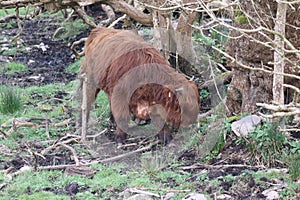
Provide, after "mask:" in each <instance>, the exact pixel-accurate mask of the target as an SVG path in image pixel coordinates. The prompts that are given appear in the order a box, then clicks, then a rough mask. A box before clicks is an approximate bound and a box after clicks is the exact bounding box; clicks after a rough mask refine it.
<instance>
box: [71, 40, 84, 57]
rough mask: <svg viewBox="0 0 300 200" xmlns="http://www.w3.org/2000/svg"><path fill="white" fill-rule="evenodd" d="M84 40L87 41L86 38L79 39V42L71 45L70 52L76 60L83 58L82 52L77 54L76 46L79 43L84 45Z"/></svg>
mask: <svg viewBox="0 0 300 200" xmlns="http://www.w3.org/2000/svg"><path fill="white" fill-rule="evenodd" d="M86 40H87V38H81V39H80V40H77V41H75V42H73V44H72V45H71V50H72V51H73V53H74V54H75V56H76V57H77V58H80V57H82V56H84V51H81V52H78V51H77V50H76V46H78V45H79V44H81V43H84V42H85V41H86Z"/></svg>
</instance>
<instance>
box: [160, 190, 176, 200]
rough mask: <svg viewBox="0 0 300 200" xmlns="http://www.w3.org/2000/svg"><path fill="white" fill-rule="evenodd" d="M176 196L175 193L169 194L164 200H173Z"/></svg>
mask: <svg viewBox="0 0 300 200" xmlns="http://www.w3.org/2000/svg"><path fill="white" fill-rule="evenodd" d="M174 196H175V193H174V192H170V193H167V194H166V195H165V196H164V198H163V200H170V199H172V198H173V197H174Z"/></svg>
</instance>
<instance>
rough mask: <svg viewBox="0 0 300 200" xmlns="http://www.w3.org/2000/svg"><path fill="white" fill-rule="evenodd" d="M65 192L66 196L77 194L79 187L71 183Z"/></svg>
mask: <svg viewBox="0 0 300 200" xmlns="http://www.w3.org/2000/svg"><path fill="white" fill-rule="evenodd" d="M65 190H66V191H67V192H68V194H71V195H72V194H73V195H74V194H77V193H78V191H79V185H78V183H76V182H71V183H69V184H68V185H66V187H65Z"/></svg>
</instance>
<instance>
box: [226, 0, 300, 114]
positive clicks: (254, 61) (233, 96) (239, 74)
mask: <svg viewBox="0 0 300 200" xmlns="http://www.w3.org/2000/svg"><path fill="white" fill-rule="evenodd" d="M293 6H294V7H293V8H291V7H290V6H288V8H287V11H286V13H287V14H286V24H288V26H286V27H285V33H286V34H285V37H286V39H287V40H289V42H290V43H291V44H292V45H293V46H294V47H295V48H296V49H298V50H299V49H300V29H299V27H300V22H299V19H300V6H299V4H293ZM240 8H241V10H242V11H243V12H244V13H245V14H243V12H236V13H235V17H236V18H235V20H234V22H233V23H234V24H233V25H234V26H235V27H237V28H241V29H255V28H258V27H265V28H267V29H270V30H274V27H275V21H276V13H277V2H276V1H268V0H253V1H240ZM247 16H249V17H247ZM280 17H282V16H280ZM240 18H243V19H245V18H246V19H247V20H243V21H242V20H239V19H240ZM277 23H278V24H279V23H281V22H277ZM280 25H281V26H282V24H280ZM279 32H281V34H282V31H279ZM230 36H231V37H230V39H228V42H227V45H226V52H227V53H228V54H229V55H230V56H232V57H234V58H236V59H237V61H239V62H241V63H243V64H244V65H247V66H249V67H255V68H263V69H269V70H270V69H271V70H277V71H278V70H280V71H281V72H282V70H283V69H280V68H278V66H276V64H278V62H277V61H275V62H274V50H275V49H280V50H282V49H283V48H280V47H279V46H276V45H274V44H275V43H274V39H275V37H274V35H273V34H272V33H271V32H266V31H260V32H252V33H248V35H246V34H241V32H239V31H238V30H237V29H236V30H232V31H231V33H230ZM265 36H268V37H269V38H270V39H266V37H265ZM281 39H282V38H281ZM255 40H256V41H260V42H256V41H255ZM280 41H281V40H280ZM266 44H268V45H269V46H268V45H266ZM276 51H277V52H276V53H278V52H279V51H278V50H276ZM279 53H280V52H279ZM281 56H282V54H280V58H279V59H280V61H283V59H282V57H281ZM285 58H286V59H289V60H290V61H291V62H286V63H285V65H284V73H291V74H296V75H300V70H299V68H297V67H295V64H297V62H298V67H299V59H298V58H297V55H296V54H295V53H292V52H290V53H286V54H285ZM279 63H281V64H282V65H281V67H282V66H283V64H284V62H279ZM274 64H275V66H274ZM228 67H230V68H232V71H233V76H232V81H231V83H230V85H229V87H228V92H227V102H226V104H227V106H228V108H229V109H230V113H229V114H237V113H241V112H250V113H254V112H256V111H257V107H256V103H269V102H271V101H272V100H273V99H275V98H276V99H277V98H278V97H280V98H282V97H281V96H280V95H281V94H282V89H279V90H277V89H276V91H279V93H280V95H274V97H273V75H272V74H268V73H265V72H262V71H251V70H246V69H244V68H242V67H240V66H239V65H238V64H237V63H235V62H228ZM277 77H279V78H281V79H282V76H280V75H279V76H276V78H277ZM276 78H275V80H274V83H276V86H277V85H282V84H281V83H279V84H278V81H277V80H276ZM275 81H276V82H275ZM284 83H285V84H291V85H294V86H295V87H298V88H299V87H300V83H299V80H296V79H292V78H288V77H284ZM280 87H281V86H280ZM284 93H285V94H288V95H286V96H285V99H284V101H285V103H289V102H291V101H292V100H293V94H292V92H291V90H290V91H289V90H288V89H286V88H284ZM278 101H279V102H280V101H281V102H282V99H281V100H278Z"/></svg>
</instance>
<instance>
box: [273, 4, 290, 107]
mask: <svg viewBox="0 0 300 200" xmlns="http://www.w3.org/2000/svg"><path fill="white" fill-rule="evenodd" d="M286 9H287V4H286V3H282V2H280V1H279V2H278V7H277V14H276V20H275V27H274V30H275V32H276V33H277V34H276V35H275V40H274V41H275V45H276V46H275V51H274V76H273V101H274V102H277V103H279V104H284V92H283V75H280V74H282V73H284V65H285V61H284V40H283V38H284V37H285V23H286ZM277 73H280V74H277Z"/></svg>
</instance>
